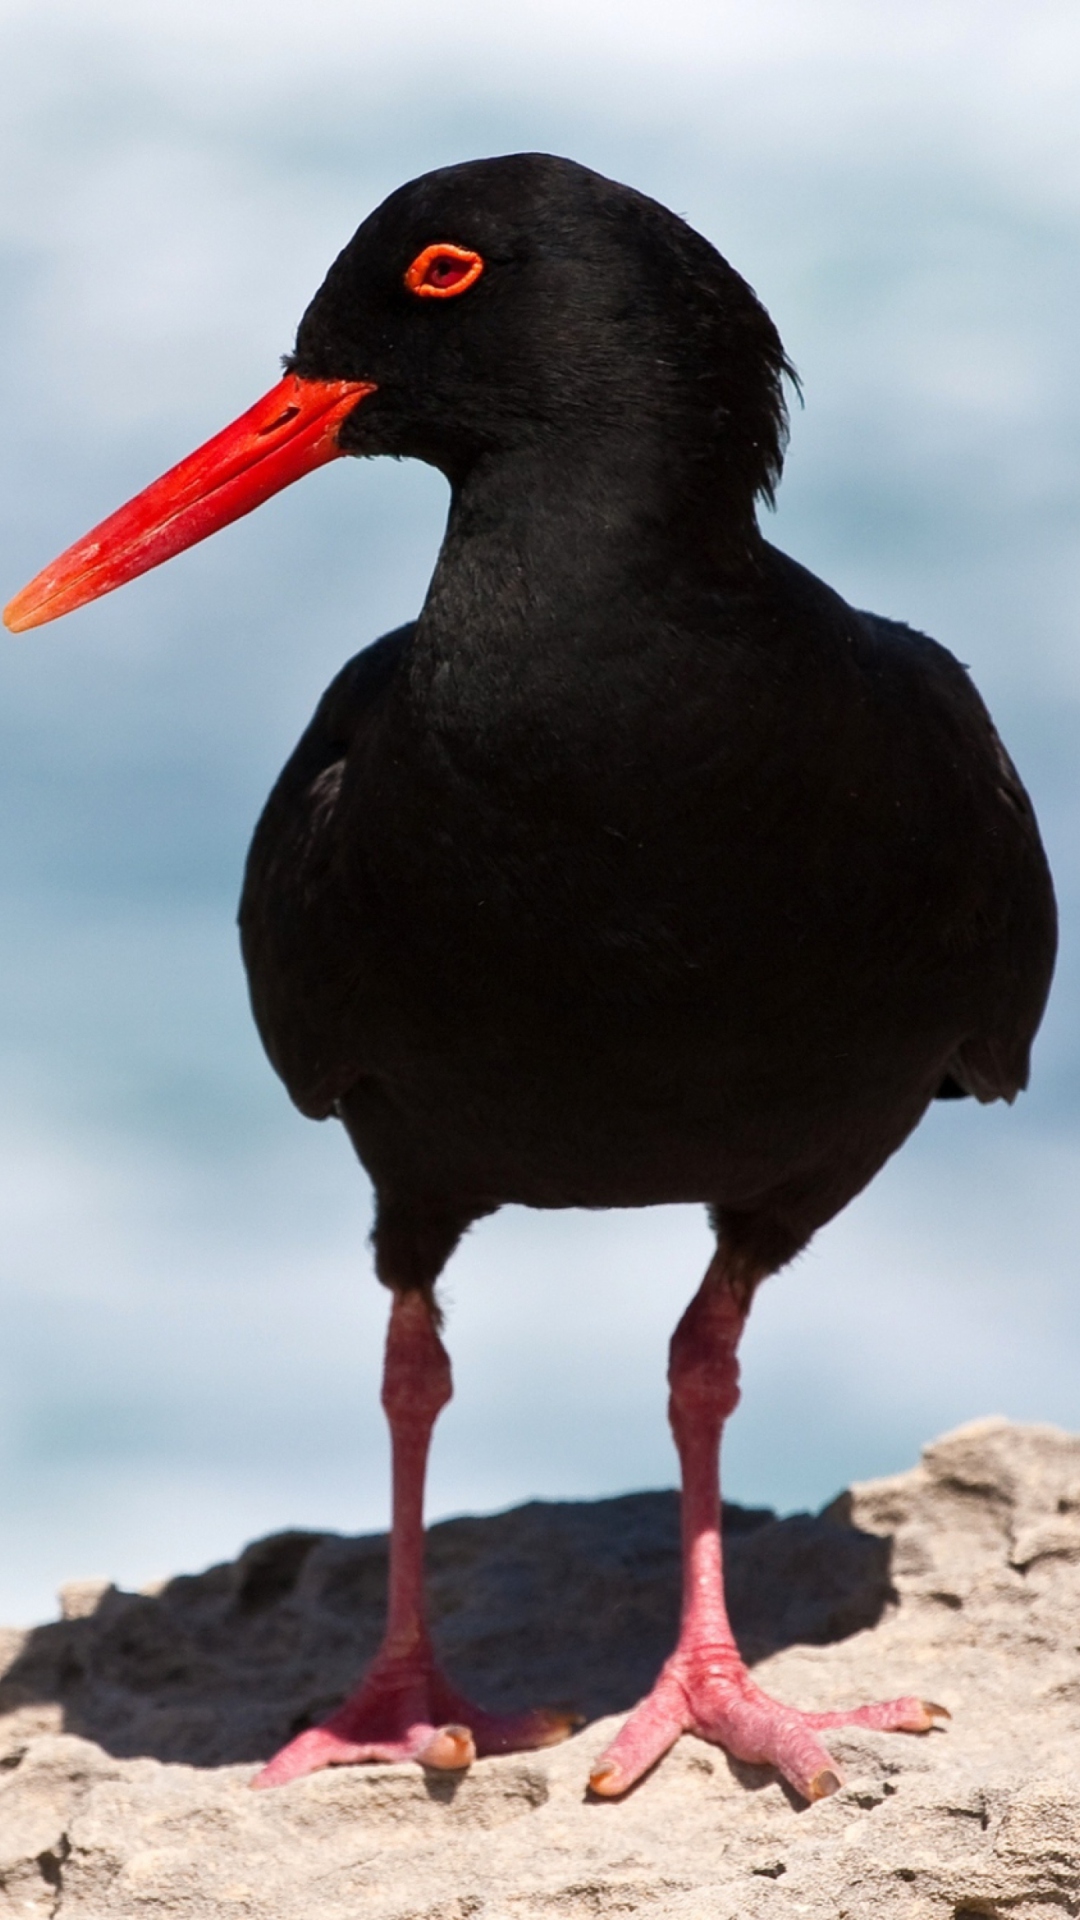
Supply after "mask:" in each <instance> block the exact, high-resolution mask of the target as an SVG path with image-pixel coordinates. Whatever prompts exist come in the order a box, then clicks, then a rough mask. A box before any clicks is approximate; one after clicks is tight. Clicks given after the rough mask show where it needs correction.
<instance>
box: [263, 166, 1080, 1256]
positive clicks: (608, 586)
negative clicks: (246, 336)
mask: <svg viewBox="0 0 1080 1920" xmlns="http://www.w3.org/2000/svg"><path fill="white" fill-rule="evenodd" d="M444 235H445V237H446V238H448V239H453V240H454V241H455V242H457V243H459V244H461V245H462V246H464V247H468V248H474V249H476V250H477V251H478V252H479V253H480V254H481V255H482V256H483V258H484V260H485V262H486V267H485V272H484V275H483V278H482V279H481V280H480V281H479V283H478V284H477V285H476V286H475V288H473V289H471V290H470V292H469V294H468V297H466V298H461V299H457V300H454V301H445V302H443V301H430V302H427V301H416V300H413V299H410V297H409V295H408V294H407V292H405V291H404V290H403V288H402V284H401V274H402V263H403V262H404V263H407V262H408V260H409V259H410V258H411V257H412V253H413V252H414V251H416V250H417V249H419V248H420V247H422V246H423V245H424V244H425V243H426V242H428V241H430V240H431V239H432V237H433V236H435V237H440V236H444ZM291 364H292V365H293V367H294V368H295V370H296V372H297V373H298V374H300V375H301V376H302V377H305V378H318V379H335V378H363V379H366V380H372V381H374V382H375V383H376V384H377V391H376V392H375V393H374V394H373V395H372V396H371V398H370V399H368V400H366V401H365V402H364V404H363V405H362V406H360V407H359V408H357V409H356V411H355V413H354V414H353V415H352V416H351V417H350V419H349V420H348V421H347V422H346V425H345V427H344V428H343V430H342V433H341V436H340V438H341V444H342V446H343V447H344V448H345V449H346V450H347V451H349V452H354V453H357V454H375V453H390V454H397V455H412V456H416V457H419V458H422V459H425V460H428V461H431V462H433V463H434V464H435V465H437V466H439V467H441V468H442V470H443V471H444V472H445V473H446V475H447V477H448V479H449V480H450V483H451V489H452V497H451V505H450V514H449V522H448V526H447V531H446V537H445V540H444V542H443V546H442V550H441V552H440V555H439V559H438V563H437V566H436V570H435V575H434V578H433V580H432V583H431V587H430V589H429V592H428V596H427V599H426V601H425V604H424V606H423V609H422V610H421V612H420V615H419V618H418V619H417V621H416V622H415V623H413V624H411V625H410V626H407V627H404V628H402V629H400V630H399V631H398V632H396V633H393V634H389V635H387V636H385V637H384V638H383V639H382V640H380V641H378V642H377V643H376V644H375V645H374V646H371V647H369V648H368V649H367V650H366V651H365V652H363V653H361V654H360V655H358V656H357V658H356V659H354V660H353V661H352V662H351V663H350V664H349V665H348V666H347V667H346V668H345V669H344V670H343V672H342V673H341V674H340V675H339V676H338V678H337V679H336V680H335V682H334V683H333V685H332V686H331V687H330V689H329V690H328V692H327V694H326V695H325V696H324V698H323V700H322V702H321V703H320V706H319V708H318V711H317V713H316V715H315V717H314V719H313V721H312V723H311V725H310V727H309V728H308V730H307V732H306V733H305V735H304V737H303V739H302V741H301V742H300V745H299V746H298V748H297V750H296V752H295V753H294V755H293V757H292V759H291V760H290V761H289V763H288V765H287V767H286V769H285V771H284V773H283V774H282V776H281V778H280V780H279V782H278V784H277V786H276V788H275V790H274V793H273V795H272V797H271V799H270V802H269V804H268V806H267V808H266V811H265V813H264V815H263V818H262V820H261V822H260V824H259V827H258V830H257V833H256V836H255V841H254V845H253V847H252V850H251V855H250V859H249V864H248V870H247V877H246V881H245V887H244V895H243V902H242V908H241V927H242V936H243V947H244V955H245V960H246V963H247V967H248V971H249V976H250V981H251V990H252V999H253V1004H254V1008H255V1014H256V1018H257V1020H258V1023H259V1027H260V1031H261V1033H262V1036H263V1039H264V1041H265V1044H266V1047H267V1050H268V1052H269V1054H270V1057H271V1059H272V1061H273V1062H274V1064H275V1066H276V1067H277V1069H278V1071H279V1073H280V1074H281V1075H282V1077H283V1079H284V1080H285V1083H286V1085H287V1087H288V1089H289V1091H290V1093H291V1094H292V1097H293V1099H294V1100H295V1101H296V1103H297V1105H298V1106H299V1107H300V1108H301V1109H302V1110H303V1111H304V1112H305V1113H308V1114H311V1115H313V1116H316V1117H323V1116H326V1115H328V1114H330V1113H333V1112H336V1113H337V1114H338V1115H339V1116H340V1118H341V1119H342V1120H343V1122H344V1124H345V1125H346V1127H347V1128H348V1131H349V1134H350V1137H351V1139H352V1141H353V1143H354V1145H355V1147H356V1150H357V1152H358V1153H359V1155H360V1157H361V1159H362V1160H363V1162H364V1164H365V1166H366V1167H367V1168H368V1171H369V1172H370V1174H371V1177H372V1179H373V1182H374V1185H375V1190H376V1195H377V1221H376V1228H375V1247H376V1256H377V1262H378V1268H379V1272H380V1274H381V1276H382V1277H383V1278H384V1279H385V1280H386V1281H387V1282H389V1283H390V1284H392V1285H394V1286H396V1287H398V1288H403V1287H409V1286H421V1287H424V1288H425V1289H427V1288H429V1287H430V1286H431V1284H432V1283H433V1282H434V1280H435V1278H436V1276H437V1274H438V1272H439V1270H440V1268H441V1266H442V1264H443V1262H444V1261H445V1259H446V1257H447V1256H448V1254H449V1253H450V1251H451V1249H452V1247H453V1245H454V1243H455V1241H456V1239H457V1238H458V1236H459V1234H460V1233H461V1232H462V1230H463V1229H464V1228H466V1227H467V1226H468V1225H469V1223H470V1222H471V1221H473V1220H475V1219H477V1218H478V1217H479V1216H480V1215H482V1214H485V1213H489V1212H491V1211H492V1210H493V1209H495V1208H497V1207H498V1206H500V1205H501V1204H504V1203H506V1202H510V1201H517V1202H523V1203H525V1204H526V1205H529V1206H539V1207H561V1206H587V1207H610V1206H642V1205H650V1204H654V1203H657V1202H662V1201H672V1200H682V1201H695V1200H696V1201H703V1202H705V1203H706V1204H707V1205H708V1206H709V1207H710V1208H711V1209H713V1212H714V1217H715V1219H716V1222H717V1224H718V1227H719V1231H720V1235H721V1239H722V1242H723V1243H725V1244H726V1245H727V1246H728V1248H729V1249H730V1251H731V1253H732V1255H733V1256H738V1258H739V1260H740V1261H745V1263H746V1265H747V1268H748V1270H750V1269H752V1270H753V1271H754V1273H755V1275H757V1274H760V1272H761V1271H763V1270H764V1271H771V1270H773V1269H774V1268H775V1267H777V1266H779V1265H780V1264H782V1263H783V1262H784V1261H786V1260H788V1259H790V1258H791V1257H792V1256H793V1255H794V1254H795V1253H796V1252H797V1251H798V1250H799V1248H800V1247H802V1246H803V1245H805V1243H806V1241H807V1240H808V1239H809V1237H810V1235H811V1234H812V1233H813V1232H814V1230H815V1229H816V1228H817V1227H819V1226H820V1225H822V1224H823V1222H825V1221H826V1220H828V1219H829V1218H830V1217H831V1216H832V1215H834V1214H835V1213H836V1212H837V1210H838V1209H839V1208H841V1207H842V1206H843V1205H844V1204H845V1203H846V1202H847V1201H848V1200H849V1199H851V1197H852V1196H853V1195H854V1194H855V1193H857V1192H858V1191H859V1189H860V1188H861V1187H863V1186H864V1185H865V1184H866V1182H867V1181H868V1180H869V1179H870V1178H871V1177H872V1176H873V1174H874V1173H875V1172H876V1171H877V1169H878V1168H879V1167H880V1166H881V1164H882V1163H883V1161H884V1160H885V1159H886V1158H887V1157H888V1156H889V1154H891V1153H892V1152H893V1151H894V1150H895V1149H896V1148H897V1147H898V1146H899V1145H900V1144H901V1142H902V1141H903V1140H904V1138H905V1137H906V1135H907V1134H908V1133H909V1132H910V1131H911V1129H912V1128H913V1127H914V1126H915V1125H916V1123H917V1121H918V1120H919V1118H920V1117H921V1115H922V1113H923V1112H924V1110H925V1108H926V1106H927V1104H928V1102H929V1101H930V1100H931V1099H932V1098H933V1097H934V1095H935V1094H937V1093H941V1094H953V1095H955V1094H957V1093H971V1094H974V1095H975V1096H976V1097H977V1098H979V1099H981V1100H993V1099H998V1098H1004V1099H1012V1098H1013V1096H1014V1095H1015V1094H1016V1092H1017V1091H1018V1090H1019V1089H1020V1088H1021V1087H1023V1086H1024V1085H1025V1083H1026V1080H1027V1074H1028V1056H1029V1050H1030V1045H1031V1041H1032V1037H1033V1035H1034V1033H1035V1030H1036V1028H1037V1026H1038V1023H1039V1019H1040V1017H1041V1013H1042V1009H1043V1006H1044V1002H1045V998H1046V994H1047V990H1048V986H1049V981H1050V975H1051V971H1052V965H1053V955H1054V942H1055V933H1054V908H1053V896H1052V890H1051V884H1050V879H1049V875H1048V871H1047V866H1046V861H1045V858H1044V855H1043V852H1042V849H1041V846H1040V842H1039V836H1038V832H1037V828H1036V824H1035V820H1034V817H1033V813H1032V809H1031V806H1030V803H1029V801H1028V798H1027V796H1026V794H1025V792H1024V789H1023V787H1022V786H1021V783H1020V781H1019V779H1018V777H1017V775H1016V773H1015V771H1014V769H1013V767H1012V765H1011V762H1010V761H1009V759H1008V757H1007V755H1006V753H1005V751H1004V749H1003V747H1002V745H1001V743H1000V741H999V739H998V737H997V734H996V733H995V731H994V728H993V726H992V724H991V721H990V719H989V716H988V715H987V712H986V709H985V707H984V706H983V704H982V701H981V700H980V698H979V696H978V694H977V693H976V691H975V689H974V687H973V686H972V683H971V681H970V679H969V677H968V675H967V673H966V672H965V670H964V669H963V668H962V667H961V666H960V665H959V664H958V663H957V661H956V660H955V659H954V658H953V657H952V655H951V654H949V653H948V652H947V651H946V650H945V649H944V648H943V647H941V646H938V645H937V644H936V643H935V642H934V641H932V640H930V639H927V638H926V637H925V636H923V635H921V634H918V633H915V632H912V631H911V630H910V629H909V628H907V627H904V626H901V625H899V624H897V623H895V622H893V621H889V620H885V619H881V618H879V617H877V616H875V615H871V614H867V613H861V612H858V611H855V610H854V609H852V608H850V607H848V606H847V605H846V604H845V603H844V601H843V600H841V599H840V597H839V596H838V595H837V594H835V593H834V592H832V591H831V590H830V589H829V588H828V587H827V586H825V585H823V584H822V583H821V582H820V581H818V580H816V579H815V578H814V577H813V576H812V575H811V574H809V573H808V572H807V571H806V570H805V569H803V568H802V567H800V566H798V565H796V564H795V563H794V562H793V561H791V560H790V559H787V558H786V557H785V556H784V555H782V554H781V553H779V552H778V551H777V550H776V549H775V548H773V547H772V546H770V545H769V544H768V543H767V542H766V541H765V540H764V539H763V538H762V537H761V534H760V532H759V530H758V527H757V522H756V518H755V498H756V497H757V496H760V495H762V494H764V495H765V496H766V497H768V495H769V494H770V492H771V489H772V487H773V485H774V484H775V481H776V480H777V478H778V477H779V472H780V465H781V459H782V450H783V442H784V431H785V419H784V410H783V398H782V391H781V380H782V376H783V375H784V373H785V371H786V370H787V362H786V360H785V357H784V353H783V349H782V347H781V344H780V340H779V338H778V335H777V333H776V331H775V329H774V328H773V326H772V323H771V321H770V320H769V319H768V316H767V315H766V313H765V312H764V310H763V308H762V307H761V306H760V304H759V303H758V301H757V300H756V299H755V297H754V295H753V294H752V293H751V291H750V289H749V288H748V287H747V286H746V285H745V283H744V282H743V281H742V280H740V279H739V277H738V276H737V275H736V274H735V273H734V272H733V270H732V269H731V268H730V267H729V266H728V265H727V263H726V262H725V261H723V260H722V259H721V257H720V256H719V255H718V254H717V253H716V252H715V251H714V250H713V248H712V247H711V246H710V245H709V244H708V243H707V242H706V241H705V240H703V239H702V238H701V237H700V236H699V235H697V234H696V233H694V232H693V231H692V230H691V229H690V228H689V227H687V226H686V225H685V224H684V223H683V222H682V221H680V220H678V219H676V218H675V216H673V215H672V214H670V213H668V212H667V211H666V210H664V209H663V208H661V207H659V206H657V205H656V204H655V203H653V202H651V201H649V200H647V199H645V198H644V197H643V196H641V195H640V194H637V193H634V192H631V191H630V190H629V189H627V188H624V187H620V186H616V185H614V184H612V183H611V182H609V181H607V180H604V179H602V178H600V177H599V176H597V175H595V174H593V173H590V172H588V171H586V170H585V169H583V168H581V167H577V166H574V165H571V164H570V163H568V162H565V161H560V160H554V159H550V158H547V157H544V156H537V155H525V156H518V157H514V158H510V159H505V160H496V161H481V162H477V163H475V164H472V165H467V166H460V167H452V168H448V169H446V170H444V171H442V172H439V173H436V174H432V175H428V176H426V177H425V178H423V179H421V180H419V181H417V182H415V183H413V184H412V185H410V186H408V187H405V188H403V189H401V190H400V191H399V192H398V193H396V194H394V195H392V196H391V198H390V199H389V200H388V201H387V202H386V203H385V204H384V205H383V206H382V207H381V208H380V209H379V210H378V211H377V212H376V213H375V214H373V215H372V216H371V218H370V219H369V220H368V221H366V222H365V223H364V225H363V226H362V227H361V228H360V230H359V232H358V233H357V234H356V236H355V237H354V239H353V240H352V241H351V242H350V243H349V245H348V246H347V247H346V249H345V251H344V252H343V253H342V255H341V256H340V258H339V259H338V261H337V262H336V263H335V265H334V267H333V268H332V269H331V271H330V273H329V275H328V277H327V280H326V282H325V284H324V286H323V287H322V289H321V290H320V292H319V293H318V294H317V295H316V297H315V299H314V301H313V302H312V304H311V306H310V308H309V309H308V312H307V313H306V315H305V317H304V319H303V321H302V323H301V326H300V330H299V335H298V340H297V347H296V353H295V355H294V356H293V359H292V362H291Z"/></svg>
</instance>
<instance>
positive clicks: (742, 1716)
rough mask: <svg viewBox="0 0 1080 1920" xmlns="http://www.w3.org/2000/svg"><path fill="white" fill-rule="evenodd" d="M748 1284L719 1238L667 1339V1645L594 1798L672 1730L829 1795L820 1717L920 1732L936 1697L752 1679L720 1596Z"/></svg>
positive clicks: (610, 1751) (633, 1770)
mask: <svg viewBox="0 0 1080 1920" xmlns="http://www.w3.org/2000/svg"><path fill="white" fill-rule="evenodd" d="M752 1293H753V1284H752V1283H750V1284H748V1282H747V1279H746V1276H745V1274H744V1273H742V1272H740V1270H739V1266H738V1263H736V1262H733V1261H732V1260H731V1259H730V1257H729V1256H728V1254H727V1253H726V1252H725V1249H724V1248H723V1247H722V1248H721V1249H720V1251H719V1252H718V1253H717V1255H716V1257H715V1259H714V1260H713V1262H712V1265H711V1266H710V1268H709V1271H708V1273H707V1274H706V1276H705V1279H704V1281H703V1283H702V1285H701V1288H700V1290H699V1292H698V1293H697V1294H696V1295H695V1297H694V1299H693V1300H692V1301H691V1302H690V1305H689V1307H688V1308H687V1310H686V1312H685V1313H684V1314H683V1317H682V1319H681V1320H680V1322H679V1324H678V1326H677V1327H676V1329H675V1334H674V1337H673V1339H672V1342H671V1363H670V1367H669V1370H668V1379H669V1381H670V1383H671V1402H670V1414H671V1425H672V1430H673V1432H674V1435H675V1444H676V1447H677V1448H678V1452H679V1459H680V1462H681V1465H682V1536H683V1608H682V1626H681V1630H680V1633H679V1641H678V1645H677V1647H676V1648H675V1651H674V1653H673V1654H672V1655H671V1658H670V1659H669V1660H668V1661H667V1662H666V1664H665V1665H664V1667H663V1669H662V1670H661V1673H660V1676H659V1678H658V1680H657V1682H656V1685H655V1686H654V1687H653V1689H652V1692H651V1693H650V1694H648V1695H647V1696H646V1698H645V1699H644V1700H643V1701H642V1702H641V1703H640V1704H639V1705H638V1706H637V1707H636V1708H635V1709H634V1712H633V1713H632V1714H631V1715H630V1718H629V1719H628V1720H627V1721H626V1722H625V1724H624V1725H623V1726H622V1727H621V1728H620V1730H619V1732H618V1733H617V1734H616V1736H615V1739H614V1740H613V1741H612V1743H611V1745H610V1746H609V1747H608V1748H607V1749H606V1750H605V1752H604V1753H602V1754H601V1756H600V1758H599V1759H598V1761H597V1762H596V1764H595V1766H594V1767H593V1771H592V1776H591V1780H590V1784H591V1786H592V1788H593V1791H594V1792H595V1793H598V1794H601V1795H603V1796H604V1797H611V1796H614V1795H616V1794H620V1793H625V1792H626V1790H627V1788H628V1787H631V1786H633V1784H634V1782H635V1781H636V1780H640V1778H641V1776H642V1775H643V1774H644V1773H646V1772H647V1771H648V1770H649V1768H650V1767H652V1766H653V1765H654V1764H655V1763H656V1761H657V1760H659V1759H660V1758H661V1756H662V1755H663V1754H665V1753H666V1752H667V1750H668V1748H669V1747H671V1746H673V1745H674V1743H675V1741H676V1740H677V1739H678V1738H679V1736H680V1734H683V1733H695V1734H697V1735H698V1736H699V1737H700V1738H701V1739H702V1740H711V1741H714V1742H715V1743H716V1744H717V1746H721V1747H726V1748H727V1751H728V1752H729V1753H730V1754H732V1755H733V1756H734V1757H735V1758H736V1759H738V1760H749V1761H753V1762H756V1763H759V1764H761V1763H765V1764H771V1765H773V1766H774V1767H776V1769H777V1771H778V1772H779V1773H780V1774H782V1776H783V1777H784V1779H785V1780H787V1781H789V1782H790V1784H791V1785H792V1786H793V1787H794V1788H795V1789H796V1791H797V1792H799V1793H801V1794H804V1795H805V1797H806V1798H807V1799H808V1800H819V1799H821V1798H822V1797H823V1796H824V1795H825V1794H829V1793H835V1792H836V1790H837V1788H838V1787H839V1786H840V1784H841V1778H840V1771H839V1768H838V1767H837V1766H836V1763H835V1761H834V1760H833V1758H832V1755H831V1754H830V1753H829V1751H828V1748H827V1747H826V1746H825V1745H824V1744H823V1742H822V1740H821V1739H820V1737H819V1736H820V1734H821V1733H822V1732H824V1731H826V1730H827V1729H828V1728H829V1727H847V1726H860V1727H876V1728H879V1729H881V1730H888V1731H895V1732H905V1733H927V1732H929V1730H930V1728H931V1727H932V1726H933V1725H934V1723H935V1721H936V1720H938V1719H947V1718H948V1715H947V1713H946V1711H945V1708H944V1707H938V1706H935V1705H934V1704H933V1703H932V1702H931V1701H926V1700H918V1699H915V1698H914V1697H912V1696H910V1695H906V1696H905V1697H904V1698H903V1699H900V1700H886V1701H877V1702H875V1703H874V1704H873V1705H870V1706H855V1707H840V1708H834V1709H832V1710H830V1711H827V1712H824V1713H813V1712H803V1711H801V1710H800V1709H799V1708H797V1707H789V1706H787V1705H786V1704H784V1703H783V1702H782V1701H779V1700H774V1699H772V1698H771V1696H770V1695H769V1694H767V1693H764V1692H763V1691H762V1689H761V1688H760V1687H759V1686H757V1685H756V1684H755V1682H754V1681H753V1680H752V1679H751V1677H750V1674H749V1673H748V1672H747V1669H746V1666H745V1663H744V1662H743V1659H742V1656H741V1655H740V1653H739V1649H738V1647H737V1646H736V1644H735V1637H734V1635H733V1633H732V1631H731V1626H730V1624H729V1621H728V1616H727V1607H726V1605H725V1601H724V1576H723V1553H722V1545H721V1531H720V1522H721V1503H720V1472H719V1455H720V1438H721V1435H722V1433H723V1430H724V1425H725V1423H726V1421H727V1419H728V1417H729V1416H730V1415H731V1414H732V1413H733V1412H734V1410H735V1407H736V1405H737V1404H738V1399H739V1365H738V1358H737V1354H738V1346H739V1340H740V1337H741V1335H742V1330H743V1327H744V1325H745V1323H746V1316H747V1313H748V1311H749V1307H750V1299H751V1296H752Z"/></svg>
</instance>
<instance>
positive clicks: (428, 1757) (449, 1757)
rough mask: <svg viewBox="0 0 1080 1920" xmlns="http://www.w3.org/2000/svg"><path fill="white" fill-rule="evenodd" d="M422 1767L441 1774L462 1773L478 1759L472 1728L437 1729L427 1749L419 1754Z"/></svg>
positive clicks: (450, 1727) (451, 1727) (452, 1727)
mask: <svg viewBox="0 0 1080 1920" xmlns="http://www.w3.org/2000/svg"><path fill="white" fill-rule="evenodd" d="M416 1757H417V1759H418V1760H419V1762H420V1765H421V1766H422V1767H432V1768H434V1769H435V1770H436V1771H437V1772H439V1773H460V1772H462V1771H463V1769H464V1768H465V1767H471V1766H472V1763H473V1761H474V1760H475V1759H476V1742H475V1741H474V1739H473V1737H472V1729H471V1727H462V1726H456V1725H451V1726H448V1727H436V1729H435V1732H434V1733H433V1735H432V1737H431V1739H430V1740H429V1741H428V1744H427V1746H426V1747H424V1748H422V1749H421V1751H420V1752H419V1753H418V1754H417V1756H416Z"/></svg>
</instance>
